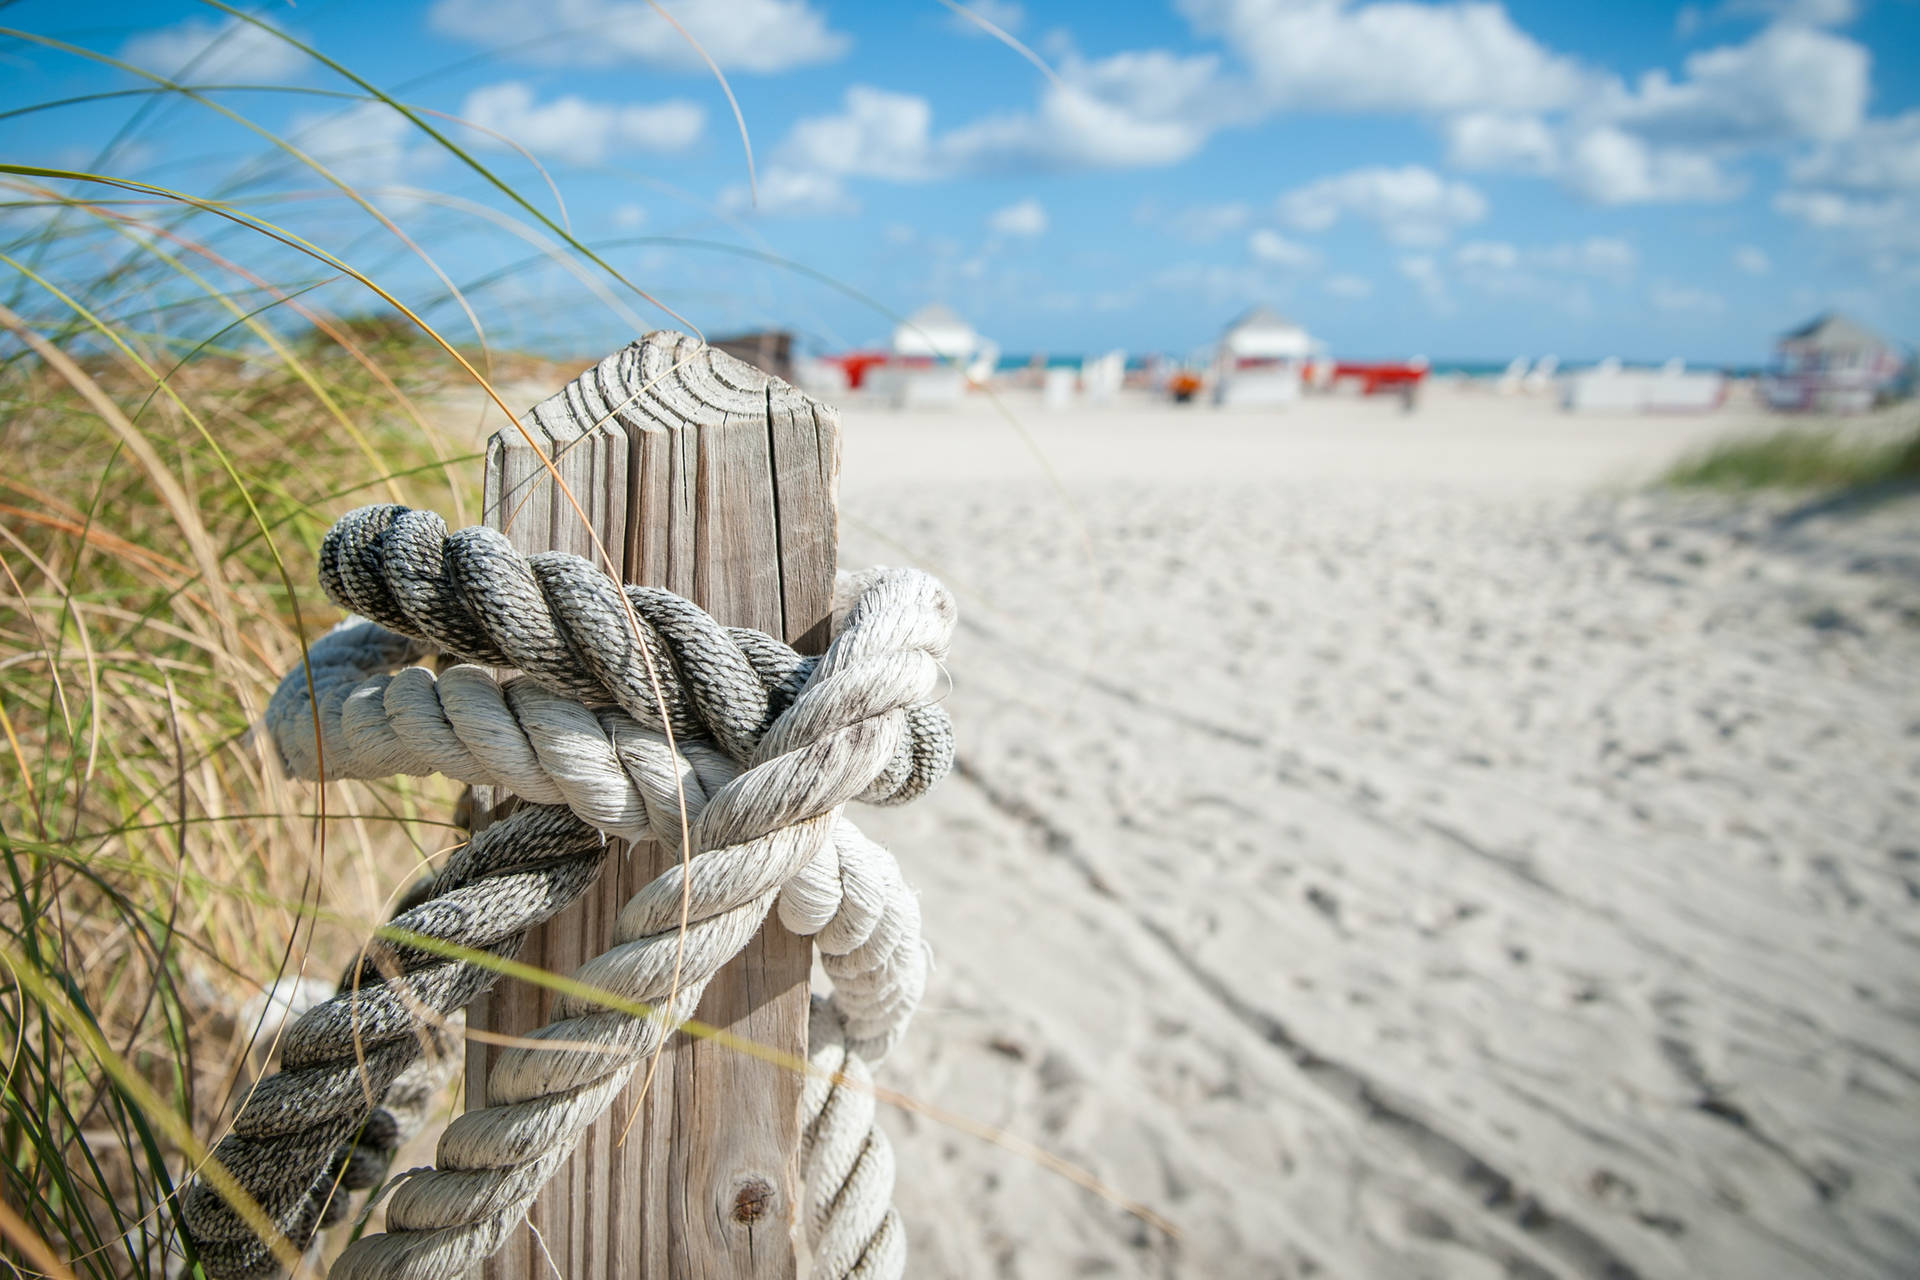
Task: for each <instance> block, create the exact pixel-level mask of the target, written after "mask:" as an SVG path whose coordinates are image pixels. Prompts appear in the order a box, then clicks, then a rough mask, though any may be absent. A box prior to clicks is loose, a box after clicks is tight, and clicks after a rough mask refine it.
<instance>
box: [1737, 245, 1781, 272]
mask: <svg viewBox="0 0 1920 1280" xmlns="http://www.w3.org/2000/svg"><path fill="white" fill-rule="evenodd" d="M1733 265H1734V266H1735V267H1736V268H1738V269H1739V270H1741V271H1744V272H1746V273H1747V274H1748V275H1750V276H1764V275H1766V274H1767V273H1768V272H1769V271H1772V270H1773V259H1771V258H1769V257H1768V256H1767V252H1766V250H1764V249H1762V248H1760V247H1758V246H1757V245H1751V244H1743V245H1740V246H1739V247H1738V248H1736V249H1735V250H1734V251H1733Z"/></svg>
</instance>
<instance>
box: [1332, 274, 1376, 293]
mask: <svg viewBox="0 0 1920 1280" xmlns="http://www.w3.org/2000/svg"><path fill="white" fill-rule="evenodd" d="M1320 287H1321V288H1322V289H1325V290H1326V291H1327V292H1328V293H1330V294H1332V295H1333V296H1334V297H1336V298H1366V297H1371V296H1372V294H1373V281H1371V280H1369V279H1367V278H1366V277H1365V276H1349V275H1338V276H1328V277H1327V279H1326V281H1325V282H1324V283H1322V284H1321V286H1320Z"/></svg>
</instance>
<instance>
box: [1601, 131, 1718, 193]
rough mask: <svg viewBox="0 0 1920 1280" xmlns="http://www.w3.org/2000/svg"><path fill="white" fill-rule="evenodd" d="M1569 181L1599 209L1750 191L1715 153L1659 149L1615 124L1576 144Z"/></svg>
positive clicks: (1668, 148)
mask: <svg viewBox="0 0 1920 1280" xmlns="http://www.w3.org/2000/svg"><path fill="white" fill-rule="evenodd" d="M1564 178H1565V180H1566V183H1567V185H1568V186H1569V187H1571V188H1573V189H1574V190H1575V191H1577V192H1579V193H1580V194H1581V195H1583V196H1585V197H1586V198H1587V199H1589V200H1592V201H1593V202H1595V203H1596V204H1645V203H1650V202H1662V201H1685V200H1700V201H1714V200H1731V199H1733V198H1734V197H1735V196H1737V195H1739V194H1740V192H1741V191H1743V190H1744V189H1745V186H1746V184H1745V183H1744V182H1743V181H1742V180H1741V179H1739V178H1737V177H1735V176H1733V175H1731V174H1729V173H1727V172H1726V170H1725V169H1724V168H1723V167H1722V166H1721V164H1720V161H1719V160H1718V159H1717V158H1716V157H1714V156H1713V155H1712V154H1711V153H1709V152H1705V151H1693V150H1688V149H1686V148H1681V147H1656V146H1653V145H1651V144H1649V143H1648V142H1647V141H1646V139H1644V138H1641V137H1639V136H1637V135H1635V134H1631V133H1628V132H1626V131H1625V130H1624V129H1616V128H1614V127H1612V126H1610V125H1606V126H1602V127H1600V128H1597V129H1591V130H1588V131H1587V132H1585V133H1583V134H1581V135H1579V136H1578V137H1576V138H1575V139H1573V141H1572V142H1571V143H1570V144H1569V145H1568V147H1567V155H1566V164H1565V172H1564Z"/></svg>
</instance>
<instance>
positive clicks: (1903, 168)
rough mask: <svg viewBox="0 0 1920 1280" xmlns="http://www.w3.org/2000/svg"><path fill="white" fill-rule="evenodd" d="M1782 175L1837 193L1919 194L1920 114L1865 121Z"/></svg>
mask: <svg viewBox="0 0 1920 1280" xmlns="http://www.w3.org/2000/svg"><path fill="white" fill-rule="evenodd" d="M1788 174H1789V175H1790V176H1791V177H1792V178H1793V180H1794V182H1795V183H1797V184H1800V185H1803V186H1814V187H1828V188H1832V189H1836V190H1840V191H1852V192H1860V193H1873V192H1885V191H1920V111H1909V112H1907V113H1905V114H1904V115H1898V116H1890V117H1887V118H1884V119H1880V120H1869V121H1867V122H1866V123H1865V124H1864V125H1862V126H1861V127H1860V129H1859V130H1858V131H1857V132H1856V133H1854V134H1853V135H1852V136H1851V137H1848V138H1843V139H1841V140H1839V141H1837V142H1831V143H1828V144H1826V145H1824V146H1820V147H1817V148H1815V149H1814V150H1813V152H1812V153H1810V154H1809V155H1806V156H1803V157H1801V158H1800V159H1798V160H1796V161H1794V163H1793V164H1792V165H1791V166H1789V168H1788Z"/></svg>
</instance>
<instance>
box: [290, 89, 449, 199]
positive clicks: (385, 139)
mask: <svg viewBox="0 0 1920 1280" xmlns="http://www.w3.org/2000/svg"><path fill="white" fill-rule="evenodd" d="M289 132H290V134H291V137H292V141H293V143H294V145H296V146H298V147H299V148H300V149H301V150H302V151H305V152H306V153H307V154H308V155H310V156H312V157H313V158H314V159H315V160H316V161H318V162H319V163H320V164H323V165H325V166H326V167H327V168H328V169H329V170H330V171H331V172H332V173H333V175H334V176H335V177H337V178H339V179H340V180H341V181H342V182H345V183H348V184H350V185H352V186H356V187H359V186H383V185H388V184H394V183H401V182H406V181H410V180H411V179H413V178H415V177H416V176H418V174H419V173H420V171H421V170H422V169H424V168H427V167H430V166H432V165H434V164H437V163H439V161H440V160H441V159H442V158H443V157H444V155H445V153H444V152H443V151H442V150H441V149H440V147H439V146H438V145H437V144H435V143H433V142H432V141H431V140H429V139H427V138H426V135H425V134H423V133H421V132H420V130H419V126H417V125H415V124H414V123H413V122H412V121H411V120H409V119H407V118H406V117H405V116H403V115H401V114H400V113H399V112H398V111H395V110H394V109H393V108H392V107H389V106H388V105H387V104H386V103H384V102H363V103H360V104H359V105H358V106H353V107H349V108H347V109H346V110H345V111H339V112H335V113H334V114H332V115H325V116H320V115H298V116H295V117H294V118H293V123H292V125H291V127H290V130H289Z"/></svg>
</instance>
